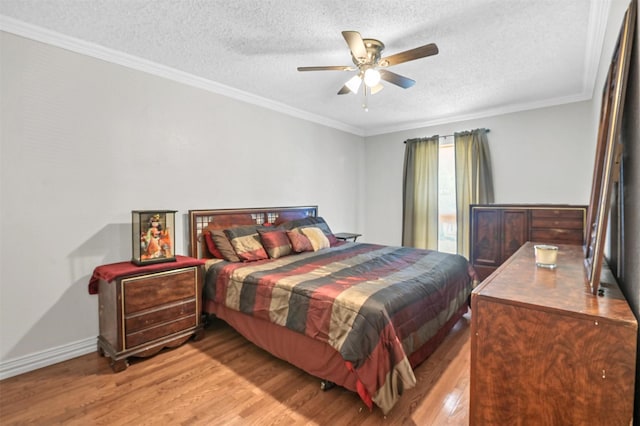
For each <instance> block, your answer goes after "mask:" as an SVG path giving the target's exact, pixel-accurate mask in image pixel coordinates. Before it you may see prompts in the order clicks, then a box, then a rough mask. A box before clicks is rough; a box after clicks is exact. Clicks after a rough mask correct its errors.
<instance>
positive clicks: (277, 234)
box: [258, 229, 292, 259]
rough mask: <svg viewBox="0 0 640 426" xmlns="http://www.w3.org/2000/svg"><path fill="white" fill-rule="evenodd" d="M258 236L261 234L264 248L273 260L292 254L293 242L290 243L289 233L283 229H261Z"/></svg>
mask: <svg viewBox="0 0 640 426" xmlns="http://www.w3.org/2000/svg"><path fill="white" fill-rule="evenodd" d="M258 234H260V240H261V241H262V246H263V247H264V249H265V250H266V251H267V254H268V255H269V257H270V258H271V259H277V258H279V257H282V256H286V255H288V254H291V250H292V248H291V241H289V237H287V233H286V232H285V231H283V230H281V229H276V230H263V229H259V230H258Z"/></svg>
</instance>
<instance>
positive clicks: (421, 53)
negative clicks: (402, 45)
mask: <svg viewBox="0 0 640 426" xmlns="http://www.w3.org/2000/svg"><path fill="white" fill-rule="evenodd" d="M437 54H438V46H436V44H435V43H430V44H426V45H424V46H420V47H416V48H415V49H411V50H405V51H404V52H400V53H396V54H395V55H391V56H387V57H386V58H382V59H380V62H379V65H380V66H383V67H390V66H391V65H398V64H401V63H403V62H408V61H413V60H414V59H420V58H424V57H427V56H432V55H437Z"/></svg>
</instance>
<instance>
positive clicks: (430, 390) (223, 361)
mask: <svg viewBox="0 0 640 426" xmlns="http://www.w3.org/2000/svg"><path fill="white" fill-rule="evenodd" d="M469 327H470V317H469V314H467V315H465V317H464V318H463V319H461V320H460V321H459V322H458V324H457V325H456V326H455V328H454V329H453V330H452V332H451V333H450V335H449V336H448V337H447V339H446V340H445V342H444V343H443V344H442V346H440V348H438V350H437V351H436V352H435V353H434V354H433V355H432V356H431V357H430V358H429V359H428V360H427V361H425V362H424V363H423V364H422V365H420V366H419V367H418V368H417V369H416V371H415V374H416V378H417V380H418V385H417V386H416V387H415V388H414V389H410V390H407V391H405V393H404V395H403V396H402V398H401V400H400V402H399V403H398V404H397V405H396V406H395V407H394V408H393V410H391V412H390V413H389V414H387V416H384V415H383V414H382V412H381V411H380V409H378V408H374V410H373V411H371V412H370V411H369V410H368V409H367V408H366V407H365V405H364V404H363V403H362V402H361V401H360V399H359V398H358V396H357V395H356V394H354V393H352V392H349V391H346V390H344V389H342V388H334V389H331V390H330V391H327V392H323V391H321V390H320V386H319V380H318V379H317V378H314V377H312V376H309V375H308V374H306V373H304V372H302V371H300V370H298V369H297V368H295V367H292V366H291V365H289V364H287V363H286V362H283V361H280V360H278V359H275V358H274V357H272V356H271V355H269V354H268V353H266V352H264V351H262V350H261V349H259V348H257V347H256V346H254V345H253V344H251V343H249V342H248V341H247V340H245V339H244V338H243V337H241V336H240V335H238V334H237V333H236V332H235V331H234V330H233V329H231V328H230V327H229V326H227V325H226V324H225V323H223V322H222V321H218V320H216V321H214V322H213V323H212V324H211V325H210V326H208V327H207V330H206V333H205V337H204V339H202V340H200V341H198V342H192V341H189V342H187V343H185V344H184V345H182V346H180V347H178V348H175V349H170V350H165V351H163V352H161V353H159V354H157V355H156V356H154V357H152V358H146V359H142V358H140V359H135V358H134V359H133V360H132V362H131V365H130V366H129V368H128V369H127V370H125V371H123V372H121V373H117V374H114V373H112V371H111V369H110V367H109V362H108V360H107V359H105V358H101V357H100V356H99V355H98V354H97V353H92V354H88V355H85V356H82V357H78V358H75V359H73V360H69V361H66V362H62V363H59V364H56V365H52V366H49V367H46V368H42V369H40V370H37V371H33V372H30V373H26V374H22V375H20V376H16V377H12V378H9V379H5V380H3V381H1V382H0V424H2V425H14V424H21V425H22V424H38V425H52V424H65V425H67V424H69V425H73V424H77V425H92V424H99V425H121V424H131V425H141V424H154V425H165V424H171V425H198V424H202V425H228V424H230V425H252V424H253V425H271V424H274V425H275V424H280V425H343V424H349V425H467V424H468V406H469V347H470V344H469Z"/></svg>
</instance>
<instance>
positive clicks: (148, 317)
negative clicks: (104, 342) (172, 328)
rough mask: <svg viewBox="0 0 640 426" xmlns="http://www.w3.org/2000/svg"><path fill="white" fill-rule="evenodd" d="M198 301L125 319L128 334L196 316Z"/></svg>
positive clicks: (173, 305)
mask: <svg viewBox="0 0 640 426" xmlns="http://www.w3.org/2000/svg"><path fill="white" fill-rule="evenodd" d="M195 313H196V301H195V299H194V300H190V301H186V302H178V303H176V304H172V305H169V306H167V307H165V308H162V309H155V308H154V309H151V310H149V311H148V312H143V313H138V314H135V315H131V316H128V317H126V318H125V329H126V332H127V333H133V332H136V331H139V330H143V329H145V328H149V327H152V326H154V325H156V324H161V323H164V322H167V321H171V320H174V319H176V318H181V317H184V316H185V315H195Z"/></svg>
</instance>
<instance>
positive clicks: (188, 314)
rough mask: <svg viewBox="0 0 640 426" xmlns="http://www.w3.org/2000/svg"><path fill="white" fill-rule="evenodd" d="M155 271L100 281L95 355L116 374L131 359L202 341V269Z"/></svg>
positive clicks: (164, 266) (172, 266)
mask: <svg viewBox="0 0 640 426" xmlns="http://www.w3.org/2000/svg"><path fill="white" fill-rule="evenodd" d="M183 263H184V261H183ZM107 267H108V265H107ZM154 268H156V269H157V268H160V269H161V270H158V271H150V272H143V271H144V268H138V269H137V270H136V269H134V270H132V271H130V272H124V273H121V274H119V275H118V276H117V277H115V278H114V279H113V280H112V281H108V280H106V279H100V281H99V284H98V286H99V287H98V297H99V304H100V312H99V321H100V336H98V352H99V353H100V354H101V355H106V356H108V357H110V358H111V368H112V369H113V370H114V371H116V372H117V371H121V370H124V369H126V368H127V366H128V362H127V358H129V357H130V356H139V357H144V356H150V355H153V354H155V353H157V352H159V351H160V350H161V349H162V348H164V347H174V346H177V345H180V344H181V343H183V342H185V341H186V340H187V339H189V338H190V337H191V336H195V338H196V339H197V338H200V337H201V336H202V335H203V325H202V323H201V320H200V312H201V297H202V296H201V295H202V280H203V271H202V266H201V265H195V266H186V267H184V266H181V264H180V263H175V264H173V263H165V264H162V265H155V266H154Z"/></svg>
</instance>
